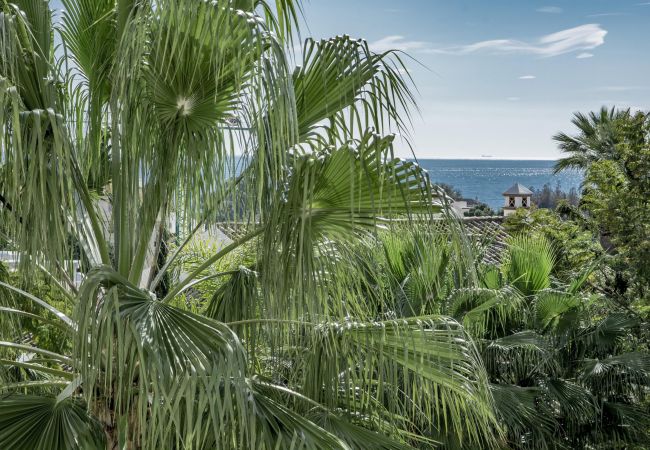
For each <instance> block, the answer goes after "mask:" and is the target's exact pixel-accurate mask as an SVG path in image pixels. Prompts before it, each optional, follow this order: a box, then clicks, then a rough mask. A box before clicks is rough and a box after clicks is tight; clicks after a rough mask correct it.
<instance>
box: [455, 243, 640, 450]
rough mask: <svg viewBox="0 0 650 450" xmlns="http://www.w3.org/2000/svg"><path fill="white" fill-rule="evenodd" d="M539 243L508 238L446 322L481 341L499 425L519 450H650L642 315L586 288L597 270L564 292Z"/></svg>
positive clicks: (459, 296)
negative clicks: (648, 449)
mask: <svg viewBox="0 0 650 450" xmlns="http://www.w3.org/2000/svg"><path fill="white" fill-rule="evenodd" d="M554 253H555V252H554V251H553V248H552V247H551V246H550V244H549V242H548V241H546V239H545V238H544V237H543V236H542V235H539V234H537V235H536V234H527V235H521V236H515V237H514V238H512V240H511V242H510V243H509V246H508V248H507V251H506V254H505V256H504V262H503V264H502V266H501V267H499V268H496V267H489V266H487V267H484V268H482V269H481V270H480V274H479V277H480V278H481V280H482V282H481V284H482V285H481V286H480V287H478V288H473V289H462V290H457V291H455V292H454V293H453V294H452V295H451V296H450V300H449V303H448V305H449V308H450V310H449V311H448V313H449V314H450V315H452V316H453V317H456V318H457V319H458V320H459V321H462V322H463V324H464V325H465V328H466V329H467V330H468V331H470V332H471V333H472V335H473V337H474V338H475V339H476V340H477V342H479V343H480V344H479V347H480V351H481V355H482V358H483V361H484V363H485V366H486V368H487V370H488V374H489V379H490V382H491V383H492V392H493V394H494V398H495V402H496V405H497V411H498V416H499V418H500V419H501V420H502V422H503V423H504V425H505V427H506V430H507V435H508V442H509V446H511V447H513V448H530V449H547V448H549V449H555V448H634V446H638V447H639V448H642V447H643V446H646V445H648V443H649V441H648V437H647V430H648V427H650V415H649V414H648V411H647V405H646V403H647V396H648V388H649V387H650V354H648V353H647V351H644V350H643V349H644V345H643V335H642V334H641V333H640V327H641V325H642V323H641V322H640V320H639V318H638V316H635V315H634V314H630V313H629V312H628V311H624V310H621V309H620V308H616V307H613V306H612V305H611V304H610V302H609V301H608V300H607V299H605V298H602V297H600V296H597V295H591V294H588V293H585V292H584V290H583V288H584V284H585V282H586V281H587V279H588V278H589V277H590V276H591V274H592V272H593V270H594V268H595V267H596V264H597V263H598V261H597V260H596V261H595V262H592V263H591V264H590V265H586V266H583V270H582V273H580V274H577V275H576V276H575V277H574V278H573V280H571V281H570V282H568V283H561V282H558V281H557V280H554V279H553V278H552V277H551V273H552V272H553V265H554V261H555V257H554Z"/></svg>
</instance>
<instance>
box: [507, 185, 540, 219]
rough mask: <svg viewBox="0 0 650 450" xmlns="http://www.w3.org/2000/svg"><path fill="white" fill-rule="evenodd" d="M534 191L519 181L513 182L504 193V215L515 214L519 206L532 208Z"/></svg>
mask: <svg viewBox="0 0 650 450" xmlns="http://www.w3.org/2000/svg"><path fill="white" fill-rule="evenodd" d="M532 195H533V192H532V191H531V190H530V189H528V188H527V187H525V186H522V185H521V184H519V183H515V184H513V185H512V186H511V187H510V188H509V189H508V190H507V191H505V192H504V193H503V198H504V200H505V201H504V204H503V215H504V216H509V215H511V214H514V213H515V211H516V210H517V209H519V208H530V204H531V196H532Z"/></svg>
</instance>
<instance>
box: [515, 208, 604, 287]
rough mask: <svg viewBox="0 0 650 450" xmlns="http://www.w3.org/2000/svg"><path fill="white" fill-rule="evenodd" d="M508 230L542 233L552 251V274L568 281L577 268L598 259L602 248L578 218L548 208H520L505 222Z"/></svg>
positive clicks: (529, 233) (591, 232) (540, 234)
mask: <svg viewBox="0 0 650 450" xmlns="http://www.w3.org/2000/svg"><path fill="white" fill-rule="evenodd" d="M504 227H505V229H506V231H507V232H508V233H510V234H527V235H531V236H541V237H543V238H545V239H547V240H548V241H549V243H550V244H551V245H552V247H553V250H554V254H555V264H554V266H553V275H554V276H556V277H557V278H559V279H560V280H563V281H565V282H569V281H571V280H572V279H574V278H575V276H576V271H580V270H581V269H582V268H583V267H586V266H589V265H590V264H591V263H592V262H593V261H594V260H596V259H598V258H599V257H600V256H601V255H602V254H603V250H602V247H601V245H600V242H599V241H598V238H597V235H595V234H594V232H593V231H592V230H591V229H590V228H588V227H587V226H585V225H584V224H583V223H581V222H580V221H577V220H571V219H569V218H564V217H562V215H560V214H559V212H556V211H551V210H548V209H531V210H525V209H523V208H520V209H519V210H517V211H516V213H515V214H512V215H510V216H508V218H507V219H506V220H505V222H504Z"/></svg>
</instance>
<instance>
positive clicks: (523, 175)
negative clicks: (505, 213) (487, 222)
mask: <svg viewBox="0 0 650 450" xmlns="http://www.w3.org/2000/svg"><path fill="white" fill-rule="evenodd" d="M418 163H419V164H420V166H421V167H422V168H423V169H425V170H426V171H427V172H428V173H429V176H430V177H431V181H433V182H438V183H447V184H451V185H452V186H454V187H455V188H456V189H458V190H460V191H461V192H462V194H463V197H465V198H471V199H478V200H480V201H482V202H484V203H487V204H488V205H490V207H492V208H493V209H498V208H501V207H502V206H503V196H502V195H501V193H502V192H503V191H505V190H506V189H508V188H509V187H510V186H512V185H513V184H514V183H517V182H519V183H521V184H523V185H524V186H526V187H528V188H535V189H541V188H542V187H543V186H544V184H546V183H548V184H550V185H551V187H553V188H555V186H556V185H557V184H558V183H559V184H560V187H561V188H562V190H563V191H566V192H568V191H569V190H570V189H571V188H572V187H574V188H576V189H578V191H579V189H580V183H581V182H582V173H581V172H578V171H565V172H561V173H559V174H557V175H554V174H553V166H554V165H555V161H537V160H500V159H420V160H418Z"/></svg>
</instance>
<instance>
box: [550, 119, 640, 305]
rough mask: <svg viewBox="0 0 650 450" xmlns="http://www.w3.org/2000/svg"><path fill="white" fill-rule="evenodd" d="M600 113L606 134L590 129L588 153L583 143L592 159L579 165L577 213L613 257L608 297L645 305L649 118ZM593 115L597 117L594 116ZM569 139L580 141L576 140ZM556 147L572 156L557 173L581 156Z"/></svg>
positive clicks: (560, 166)
mask: <svg viewBox="0 0 650 450" xmlns="http://www.w3.org/2000/svg"><path fill="white" fill-rule="evenodd" d="M603 114H604V113H603V112H601V116H600V117H601V118H603V120H602V123H606V124H607V125H606V126H605V127H604V129H603V130H607V131H606V132H605V131H603V130H601V131H600V132H595V131H594V132H593V133H592V139H591V140H590V144H589V145H591V146H592V147H589V148H591V150H589V149H588V148H587V146H586V144H585V147H584V148H583V149H582V150H584V151H585V152H586V153H585V154H589V155H591V156H590V157H589V158H588V159H589V163H588V164H584V165H583V168H584V169H586V171H585V178H584V183H583V192H582V199H581V202H580V205H579V206H580V212H581V213H582V214H583V215H584V217H585V219H586V220H587V221H588V222H590V223H591V224H592V227H593V228H595V229H597V230H598V231H599V232H600V235H601V239H602V241H603V244H604V247H606V248H607V249H608V250H609V251H610V253H612V254H613V255H614V257H613V258H612V259H611V260H612V262H611V264H610V266H611V268H612V270H611V272H612V273H613V276H611V277H609V278H610V281H609V282H608V283H607V284H608V285H609V288H608V293H609V295H615V296H618V297H621V299H622V301H624V302H627V303H628V304H632V303H634V302H635V301H636V303H637V306H641V307H646V306H647V300H648V296H649V295H650V284H649V283H650V281H649V280H650V265H648V261H649V260H650V247H649V246H648V242H649V236H650V228H649V226H648V223H649V222H650V216H649V215H648V214H649V213H648V211H650V210H649V209H648V198H649V196H650V183H648V177H647V174H648V171H649V170H650V137H649V136H650V132H649V130H650V125H649V124H650V120H649V118H648V114H647V113H643V112H636V113H634V114H632V113H630V112H629V111H623V112H620V111H619V112H614V111H613V110H612V111H610V114H609V115H607V116H604V115H603ZM591 117H596V115H595V114H594V113H592V114H591ZM605 117H607V118H608V119H607V120H605V119H604V118H605ZM599 129H600V128H599ZM572 139H575V140H576V141H580V142H582V138H579V137H575V138H572ZM603 148H606V150H602V149H603ZM560 149H561V150H563V151H566V152H569V153H571V154H572V155H573V156H570V157H569V158H567V159H565V160H560V162H558V165H557V166H556V169H557V170H562V168H564V167H566V164H568V162H567V161H570V160H572V159H573V158H574V157H576V155H577V154H578V153H579V151H578V150H576V149H573V148H572V147H569V146H566V145H564V144H562V143H561V144H560ZM582 150H581V151H582ZM601 150H602V151H601ZM583 156H584V155H583ZM580 220H581V221H583V219H580ZM638 300H642V302H638ZM638 303H641V304H640V305H638Z"/></svg>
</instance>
